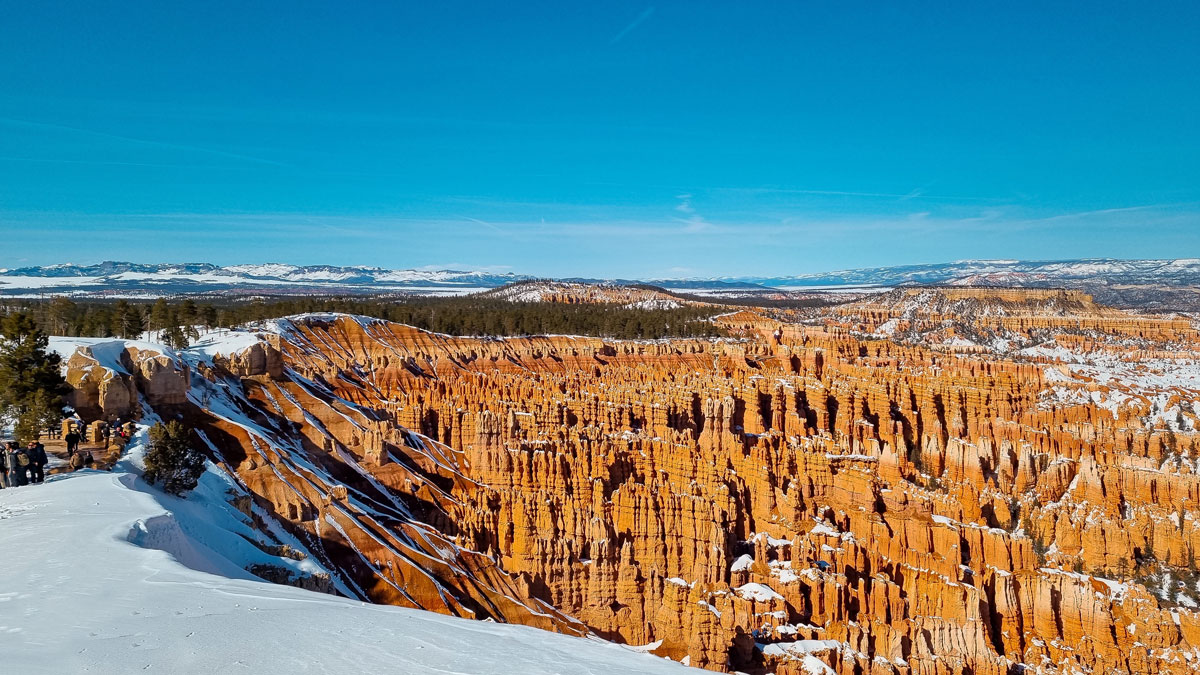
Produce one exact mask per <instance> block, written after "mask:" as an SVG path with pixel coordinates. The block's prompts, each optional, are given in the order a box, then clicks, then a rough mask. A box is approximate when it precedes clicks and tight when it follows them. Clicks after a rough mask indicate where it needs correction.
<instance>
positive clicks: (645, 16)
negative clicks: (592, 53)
mask: <svg viewBox="0 0 1200 675" xmlns="http://www.w3.org/2000/svg"><path fill="white" fill-rule="evenodd" d="M653 13H654V6H653V5H651V6H650V7H647V8H646V9H643V10H642V13H641V14H638V15H637V18H635V19H634V20H633V21H630V22H629V25H627V26H625V27H624V28H622V29H621V31H620V32H619V33H617V34H616V35H614V36H613V37H612V39H611V40H609V41H608V44H610V45H615V44H617V43H618V42H620V41H621V40H623V39H624V38H625V36H626V35H629V34H630V33H631V32H633V29H635V28H637V27H638V26H640V25H642V23H643V22H644V21H645V20H646V19H649V18H650V15H651V14H653Z"/></svg>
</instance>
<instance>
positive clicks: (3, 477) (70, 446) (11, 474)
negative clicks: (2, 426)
mask: <svg viewBox="0 0 1200 675" xmlns="http://www.w3.org/2000/svg"><path fill="white" fill-rule="evenodd" d="M105 431H107V428H106V429H105ZM114 433H115V432H114ZM105 435H107V434H105ZM83 438H84V429H83V423H82V422H79V423H78V424H72V425H70V429H69V431H67V433H66V434H65V435H64V436H63V441H65V442H66V444H67V465H68V466H69V467H70V469H71V471H77V470H79V469H84V468H88V467H91V466H93V465H94V464H95V459H93V458H92V453H91V452H88V451H87V450H82V449H80V447H79V443H80V442H81V441H82V440H83ZM49 463H50V458H49V456H48V455H47V454H46V446H44V445H42V444H41V443H40V442H39V441H30V442H29V443H28V445H26V446H25V447H21V444H20V443H17V442H16V441H6V442H4V444H3V445H0V489H4V488H11V487H20V486H22V485H37V484H38V483H42V482H44V481H45V480H46V465H47V464H49Z"/></svg>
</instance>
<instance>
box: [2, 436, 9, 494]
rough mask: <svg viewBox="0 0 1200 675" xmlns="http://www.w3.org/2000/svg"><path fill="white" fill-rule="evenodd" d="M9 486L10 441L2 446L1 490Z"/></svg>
mask: <svg viewBox="0 0 1200 675" xmlns="http://www.w3.org/2000/svg"><path fill="white" fill-rule="evenodd" d="M6 487H8V443H5V444H4V446H3V447H0V490H3V489H4V488H6Z"/></svg>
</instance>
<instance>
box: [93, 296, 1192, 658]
mask: <svg viewBox="0 0 1200 675" xmlns="http://www.w3.org/2000/svg"><path fill="white" fill-rule="evenodd" d="M1106 312H1107V310H1105V311H1102V312H1100V313H1101V314H1103V315H1104V316H1100V317H1098V318H1097V321H1101V320H1103V321H1110V322H1115V323H1109V324H1104V325H1100V324H1095V325H1092V324H1089V326H1088V327H1087V331H1090V332H1088V333H1086V334H1088V335H1093V337H1094V333H1095V332H1096V331H1103V330H1108V331H1110V332H1111V331H1114V330H1116V331H1120V330H1125V328H1126V326H1128V325H1131V324H1129V322H1128V321H1126V320H1127V319H1130V317H1128V316H1107V314H1106ZM880 318H881V320H880V321H878V325H882V324H884V323H886V322H887V321H888V320H890V319H892V318H895V317H894V316H889V317H887V318H883V317H882V316H881V317H880ZM733 320H736V321H738V322H740V323H739V326H741V327H742V328H743V329H744V331H745V332H744V334H745V335H748V336H750V337H747V338H745V339H742V340H737V341H706V340H673V341H655V342H613V341H602V340H599V339H591V338H565V337H555V338H523V339H508V340H480V339H457V338H451V337H447V336H441V335H434V334H429V333H424V332H420V331H417V330H415V329H412V328H409V327H405V326H399V325H395V324H387V323H383V322H376V321H371V320H366V319H356V318H352V317H344V316H326V317H309V318H303V319H296V320H294V321H282V322H280V324H279V328H278V331H277V335H271V336H268V337H267V338H266V341H267V343H268V344H265V345H260V346H259V347H256V348H255V349H257V350H258V353H257V355H249V356H238V357H233V358H225V357H217V358H216V359H214V361H213V363H212V364H211V365H204V364H202V365H200V366H195V367H192V371H193V372H190V373H189V375H190V377H191V379H192V380H193V382H195V383H196V385H195V388H194V390H193V392H192V393H191V394H190V395H189V400H188V402H187V403H185V404H181V403H180V402H179V401H178V400H177V398H178V397H177V396H175V394H174V393H172V394H171V397H170V400H166V399H164V400H162V401H161V402H159V401H156V400H154V396H145V398H146V400H147V402H148V403H149V404H150V405H151V406H154V407H155V409H156V410H159V409H160V408H161V410H160V412H161V413H168V412H170V413H175V412H178V413H179V414H183V415H185V417H186V418H187V419H188V420H189V421H190V422H192V423H193V424H194V425H195V426H196V427H197V428H198V429H199V430H200V433H201V434H202V435H203V438H204V442H206V443H207V444H208V445H209V446H210V448H211V450H212V452H213V453H214V456H217V457H219V458H221V460H222V462H223V465H224V466H225V467H227V468H228V470H229V471H230V472H231V474H232V475H234V476H236V479H237V480H240V481H241V482H243V483H244V484H245V485H246V486H247V487H248V488H250V490H251V491H253V492H254V493H255V494H256V495H258V505H259V506H260V507H261V508H262V509H263V513H265V514H267V515H268V516H270V517H272V518H275V519H277V520H278V521H280V522H282V523H283V524H284V525H285V526H286V527H287V528H288V529H289V530H290V531H292V532H294V533H295V534H297V536H301V537H303V538H304V540H305V541H306V542H308V543H309V544H310V548H311V549H313V550H320V551H322V552H323V553H322V555H323V556H324V558H325V559H324V560H323V561H322V562H324V563H325V564H326V565H327V566H328V567H329V568H330V569H332V570H334V571H335V574H339V575H341V577H342V578H344V579H345V580H347V582H348V585H350V586H351V587H353V588H355V589H357V590H358V591H360V592H361V595H362V597H363V598H365V599H370V600H373V601H376V602H385V603H392V604H402V605H407V606H413V607H422V608H426V609H431V610H434V611H441V612H446V613H453V614H459V615H464V616H474V617H477V618H493V619H495V620H501V621H512V622H520V623H527V624H531V625H536V626H540V627H543V628H547V629H551V630H560V631H567V632H576V633H582V632H586V631H591V632H594V633H596V634H597V635H599V636H601V637H605V638H609V639H613V640H617V641H621V642H626V643H630V644H636V645H647V644H652V643H657V644H655V645H653V651H654V653H657V654H660V655H664V656H668V657H671V658H674V659H686V660H687V662H688V663H690V664H691V665H693V666H699V667H703V668H708V669H712V670H718V671H728V670H741V671H747V672H776V673H813V672H815V673H821V672H833V673H838V674H839V675H843V674H846V675H848V674H850V673H922V674H931V675H932V674H940V673H974V674H987V673H1015V672H1021V670H1022V666H1023V665H1024V666H1028V667H1031V668H1033V669H1035V670H1034V671H1031V672H1095V673H1109V672H1131V673H1190V672H1196V670H1197V668H1200V615H1198V614H1197V613H1196V612H1195V611H1194V610H1193V609H1192V607H1194V605H1195V600H1194V599H1193V598H1196V597H1200V593H1197V590H1198V589H1197V588H1196V586H1195V584H1196V581H1197V580H1198V577H1197V575H1196V573H1195V565H1196V563H1195V556H1194V550H1195V548H1196V546H1197V544H1200V531H1198V529H1200V528H1198V526H1200V520H1198V514H1197V511H1196V509H1197V506H1198V505H1200V464H1198V463H1197V454H1196V453H1197V449H1196V439H1195V434H1194V433H1192V431H1191V429H1193V428H1194V424H1193V422H1194V420H1195V418H1194V409H1191V408H1190V405H1191V403H1192V401H1193V400H1194V399H1192V393H1191V390H1189V389H1188V388H1187V387H1176V388H1175V390H1172V391H1173V392H1174V393H1173V396H1174V397H1175V398H1174V399H1173V400H1174V401H1175V403H1174V405H1175V406H1176V408H1178V411H1179V413H1178V420H1175V418H1172V419H1170V420H1167V422H1163V421H1162V419H1160V418H1162V417H1163V415H1161V414H1159V413H1161V412H1162V410H1161V409H1160V410H1158V411H1157V412H1156V411H1154V410H1153V409H1152V408H1153V405H1155V404H1158V405H1160V406H1169V405H1171V403H1170V400H1172V399H1170V397H1169V396H1168V397H1166V398H1162V399H1161V400H1160V399H1159V398H1157V396H1158V395H1159V394H1158V392H1155V393H1154V394H1153V395H1142V394H1138V393H1137V392H1133V391H1132V390H1130V389H1129V387H1130V385H1128V383H1124V382H1121V381H1118V380H1116V379H1109V380H1106V381H1105V382H1104V383H1103V384H1100V383H1098V381H1097V379H1096V378H1094V377H1093V378H1091V381H1088V380H1087V379H1086V378H1084V377H1083V376H1081V375H1079V374H1072V372H1073V371H1070V369H1069V368H1068V367H1067V366H1065V365H1062V364H1061V363H1059V362H1057V361H1055V360H1053V359H1050V358H1047V357H1045V356H1044V355H1039V354H1040V353H1039V352H1031V353H1030V354H1027V355H1020V356H1011V355H998V354H994V353H988V354H985V353H978V354H976V353H949V352H947V351H945V350H941V349H937V348H930V347H928V346H925V345H922V344H915V343H914V344H902V343H900V342H897V341H893V340H890V339H875V338H874V337H868V336H864V335H862V334H860V333H861V329H862V328H863V326H862V325H856V324H865V323H867V322H868V321H867V319H866V317H864V316H863V314H862V313H860V314H859V315H857V316H851V315H849V314H842V315H837V316H836V317H834V318H831V319H830V321H827V322H825V324H817V325H810V326H783V327H779V326H777V325H776V324H774V323H772V322H771V321H770V320H768V319H765V318H763V317H761V315H754V314H751V313H743V315H738V316H736V317H733ZM1063 321H1075V322H1076V323H1074V324H1069V325H1066V326H1065V327H1064V326H1063V325H1062V322H1063ZM1134 324H1136V321H1134ZM1022 325H1025V324H1022ZM939 327H940V324H939ZM1043 327H1045V328H1047V329H1048V330H1050V331H1051V332H1059V333H1062V336H1063V338H1064V339H1063V340H1062V341H1060V342H1059V343H1058V344H1060V345H1061V344H1063V342H1069V339H1067V338H1068V337H1069V336H1076V337H1078V336H1081V335H1084V334H1085V333H1083V332H1080V330H1079V325H1078V316H1074V318H1071V319H1062V318H1061V317H1060V318H1059V319H1058V323H1057V324H1056V323H1055V322H1054V321H1053V320H1051V319H1047V320H1046V325H1045V326H1043ZM776 328H781V330H780V331H779V337H776V333H775V329H776ZM1060 329H1061V330H1060ZM1135 330H1137V329H1135ZM1155 330H1159V331H1172V333H1171V335H1170V336H1166V335H1156V336H1154V337H1153V339H1154V340H1157V342H1156V343H1155V344H1156V345H1157V346H1156V347H1155V349H1157V350H1158V351H1156V352H1155V353H1166V352H1168V351H1171V350H1176V351H1178V350H1182V352H1183V353H1184V354H1186V353H1188V351H1189V350H1190V349H1191V346H1189V345H1190V344H1194V342H1191V343H1189V341H1190V340H1194V333H1193V331H1192V329H1191V327H1190V324H1189V323H1188V322H1187V321H1182V322H1180V321H1175V322H1174V323H1171V324H1169V325H1168V326H1167V327H1165V328H1164V327H1162V326H1159V327H1158V328H1156V329H1155ZM856 331H857V332H856ZM1118 337H1119V336H1118ZM1125 337H1128V335H1127V334H1126V335H1125ZM1094 339H1098V338H1094ZM1121 339H1124V338H1121ZM1141 339H1146V340H1149V339H1151V338H1149V337H1146V336H1144V335H1143V336H1142V338H1141ZM1114 344H1123V343H1121V342H1120V339H1118V340H1116V341H1115V342H1114ZM1139 344H1141V345H1142V346H1141V347H1138V348H1139V349H1141V348H1143V347H1146V345H1145V344H1143V343H1139ZM1097 349H1099V347H1097ZM1121 349H1124V350H1125V352H1123V354H1126V355H1127V352H1128V351H1129V349H1131V347H1128V345H1126V347H1121ZM179 367H180V368H187V366H185V365H180V366H179ZM156 372H157V371H156ZM1064 372H1066V373H1067V374H1064ZM1168 375H1169V374H1168ZM1164 377H1166V376H1164ZM152 379H153V378H147V379H146V380H145V382H150V381H151V380H152ZM76 380H77V381H80V378H76ZM205 383H209V384H205ZM210 385H211V387H210ZM140 386H141V388H142V390H143V391H150V390H151V389H152V387H149V386H148V385H146V384H145V383H143V384H142V385H140ZM1198 386H1200V383H1198ZM1100 387H1104V388H1105V389H1104V392H1101V393H1103V394H1104V395H1105V396H1107V397H1108V398H1105V397H1092V393H1093V391H1099V388H1100ZM1123 387H1124V388H1123ZM231 388H232V390H234V391H235V393H236V395H235V396H233V397H232V399H229V400H226V399H225V398H222V396H223V395H224V394H223V393H222V392H226V391H229V390H230V389H231ZM163 389H164V390H169V388H166V387H164V388H163ZM210 389H211V392H210ZM1168 389H1169V388H1168ZM81 391H84V389H81ZM172 391H173V390H172ZM206 392H208V393H206ZM1048 392H1049V393H1048ZM1054 392H1057V393H1055V394H1054V397H1052V396H1050V393H1054ZM1122 392H1124V393H1122ZM1118 394H1119V396H1118ZM1138 395H1141V396H1142V398H1141V399H1139V398H1137V396H1138ZM210 397H211V398H210ZM1055 397H1057V398H1055ZM1113 401H1119V403H1112V402H1113ZM160 403H161V405H159V404H160ZM203 408H207V409H208V412H205V411H203V410H202V409H203ZM1176 408H1170V409H1171V410H1175V409H1176ZM1185 408H1187V409H1186V410H1185ZM1189 410H1190V411H1191V412H1188V411H1189ZM1156 415H1157V417H1155V416H1156ZM1156 420H1157V421H1156ZM1173 420H1175V421H1173Z"/></svg>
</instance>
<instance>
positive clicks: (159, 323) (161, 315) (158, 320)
mask: <svg viewBox="0 0 1200 675" xmlns="http://www.w3.org/2000/svg"><path fill="white" fill-rule="evenodd" d="M170 322H171V317H170V308H168V307H167V301H166V300H165V299H163V298H159V299H158V301H157V302H155V303H154V306H153V307H151V308H150V330H151V331H158V339H159V340H164V339H165V338H164V337H163V336H164V334H165V332H166V330H167V329H168V328H170V327H171V326H170V325H169V324H170Z"/></svg>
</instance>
